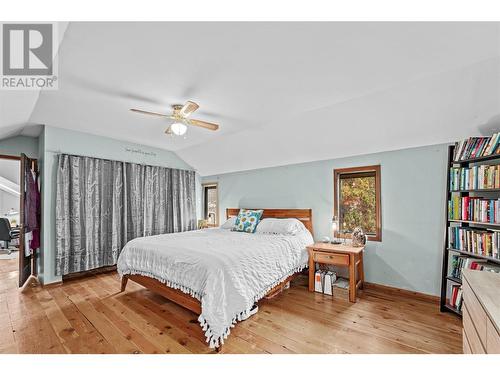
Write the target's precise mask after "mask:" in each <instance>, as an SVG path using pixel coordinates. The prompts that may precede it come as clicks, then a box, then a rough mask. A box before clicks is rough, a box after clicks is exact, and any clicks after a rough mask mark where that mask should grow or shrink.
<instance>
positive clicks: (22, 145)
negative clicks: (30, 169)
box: [0, 135, 38, 158]
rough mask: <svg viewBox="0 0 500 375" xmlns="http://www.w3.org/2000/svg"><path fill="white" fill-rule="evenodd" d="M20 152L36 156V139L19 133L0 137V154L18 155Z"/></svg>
mask: <svg viewBox="0 0 500 375" xmlns="http://www.w3.org/2000/svg"><path fill="white" fill-rule="evenodd" d="M21 153H24V154H26V156H28V157H30V158H37V157H38V139H37V138H33V137H25V136H22V135H19V136H17V137H10V138H5V139H0V154H2V155H12V156H19V155H21Z"/></svg>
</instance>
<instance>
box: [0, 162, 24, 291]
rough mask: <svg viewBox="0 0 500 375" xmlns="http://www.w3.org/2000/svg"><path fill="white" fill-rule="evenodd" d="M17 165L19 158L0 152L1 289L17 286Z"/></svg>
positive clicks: (18, 178)
mask: <svg viewBox="0 0 500 375" xmlns="http://www.w3.org/2000/svg"><path fill="white" fill-rule="evenodd" d="M20 169H21V161H20V158H17V157H7V156H0V289H2V290H6V289H11V288H17V286H18V279H19V248H20V241H19V234H20V209H21V192H20V182H21V181H20V175H21V174H20Z"/></svg>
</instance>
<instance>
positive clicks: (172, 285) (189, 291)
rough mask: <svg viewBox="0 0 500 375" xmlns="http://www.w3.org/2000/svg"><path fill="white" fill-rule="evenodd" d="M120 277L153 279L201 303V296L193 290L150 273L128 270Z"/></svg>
mask: <svg viewBox="0 0 500 375" xmlns="http://www.w3.org/2000/svg"><path fill="white" fill-rule="evenodd" d="M121 275H122V276H124V275H141V276H146V277H150V278H152V279H155V280H158V281H160V282H162V283H163V284H165V285H166V286H168V287H169V288H172V289H178V290H180V291H181V292H183V293H186V294H189V295H190V296H191V297H193V298H196V299H197V300H198V301H201V295H200V293H198V292H196V291H194V290H193V289H191V288H188V287H186V286H184V285H181V284H177V283H174V282H172V281H170V280H167V279H163V278H161V277H158V276H156V275H153V274H152V273H150V272H144V271H134V270H128V271H125V272H122V273H121Z"/></svg>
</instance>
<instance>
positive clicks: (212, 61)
mask: <svg viewBox="0 0 500 375" xmlns="http://www.w3.org/2000/svg"><path fill="white" fill-rule="evenodd" d="M58 59H59V89H58V90H55V91H44V92H41V93H40V95H36V96H35V97H34V98H33V97H30V95H32V93H29V92H25V93H24V94H23V93H21V92H15V93H14V92H2V93H1V94H0V95H1V96H0V100H1V102H0V137H2V136H6V135H12V134H16V133H19V132H20V131H23V129H29V126H30V125H34V124H47V125H51V126H56V127H62V128H68V129H74V130H79V131H83V132H88V133H92V134H97V135H103V136H108V137H112V138H117V139H122V140H127V141H133V142H136V143H141V144H145V145H150V146H155V147H160V148H164V149H168V150H172V151H175V152H176V153H177V154H178V155H179V156H180V157H181V158H183V159H184V160H185V161H186V162H187V163H189V164H190V165H192V166H193V167H194V168H196V169H197V170H198V171H199V172H200V173H201V174H202V175H211V174H217V173H224V172H231V171H237V170H245V169H253V168H261V167H269V166H276V165H285V164H291V163H297V162H306V161H313V160H320V159H328V158H335V157H342V156H350V155H356V154H364V153H370V152H377V151H385V150H394V149H401V148H406V147H413V146H420V145H427V144H436V143H442V142H450V141H453V140H455V139H457V138H461V137H465V136H468V135H471V134H480V133H489V132H491V131H493V130H494V129H497V128H499V127H500V117H499V116H500V24H499V23H471V22H468V23H382V22H379V23H307V22H302V23H248V22H247V23H70V24H69V26H68V27H67V29H66V32H65V34H64V38H63V40H62V42H61V44H60V48H59V56H58ZM188 99H191V100H194V101H196V102H197V103H199V104H200V109H199V110H198V111H197V112H196V116H195V117H196V118H199V119H203V120H207V121H212V122H217V123H219V124H220V125H221V128H220V130H219V131H217V132H210V131H207V130H203V129H197V128H190V129H189V132H188V136H187V139H183V138H171V137H167V136H165V135H164V133H163V132H164V130H165V128H166V127H167V126H168V123H166V122H165V120H163V119H161V118H154V117H147V116H141V115H137V114H135V113H131V112H129V111H128V109H129V108H133V107H135V108H143V109H147V110H152V111H157V112H164V113H168V112H170V108H169V107H170V105H172V104H177V103H184V102H185V101H186V100H188ZM26 126H28V127H27V128H25V127H26ZM24 131H25V132H26V130H24ZM28 132H29V130H28Z"/></svg>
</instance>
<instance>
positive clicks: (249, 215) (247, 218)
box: [233, 208, 264, 233]
mask: <svg viewBox="0 0 500 375" xmlns="http://www.w3.org/2000/svg"><path fill="white" fill-rule="evenodd" d="M263 212H264V210H246V209H244V208H242V209H241V210H240V212H239V214H238V217H237V218H236V223H235V224H234V227H233V231H236V232H247V233H253V232H255V228H257V224H258V223H259V220H260V217H261V216H262V213H263Z"/></svg>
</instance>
